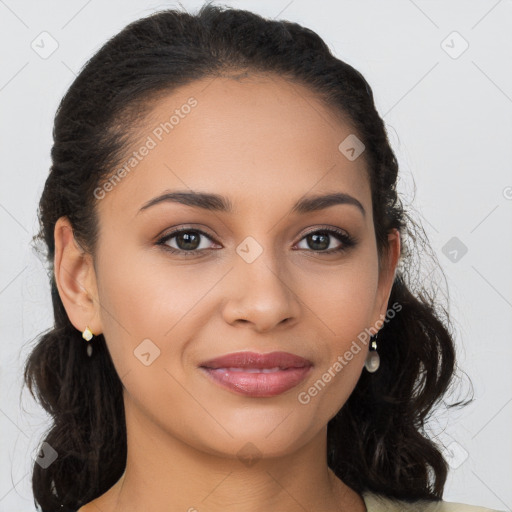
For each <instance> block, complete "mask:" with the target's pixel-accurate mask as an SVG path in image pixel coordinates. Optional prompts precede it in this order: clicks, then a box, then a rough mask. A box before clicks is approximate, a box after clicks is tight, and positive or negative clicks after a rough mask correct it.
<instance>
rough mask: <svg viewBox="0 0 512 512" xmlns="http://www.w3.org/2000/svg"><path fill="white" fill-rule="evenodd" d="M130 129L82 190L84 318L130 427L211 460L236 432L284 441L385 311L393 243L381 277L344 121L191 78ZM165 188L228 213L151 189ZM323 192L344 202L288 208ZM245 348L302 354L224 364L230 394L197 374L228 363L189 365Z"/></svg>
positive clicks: (310, 102)
mask: <svg viewBox="0 0 512 512" xmlns="http://www.w3.org/2000/svg"><path fill="white" fill-rule="evenodd" d="M173 116H174V117H173ZM165 123H167V124H165ZM141 134H142V135H141V138H140V140H139V141H138V142H137V144H135V145H134V146H133V147H132V148H130V151H129V152H127V155H126V160H125V163H126V164H127V165H126V167H125V171H124V173H123V172H119V173H118V174H117V177H118V179H117V181H115V182H114V181H112V184H111V185H110V186H107V187H103V188H102V189H101V190H98V189H97V192H96V195H97V197H98V198H101V199H100V200H99V201H98V213H99V222H100V234H99V240H98V246H97V253H96V258H95V272H96V273H95V280H96V286H97V294H98V295H97V299H98V302H97V304H98V306H97V315H98V316H97V318H98V323H97V328H99V331H100V332H102V333H103V334H104V336H105V339H106V342H107V344H108V348H109V351H110V353H111V356H112V359H113V362H114V364H115V367H116V370H117V372H118V374H119V376H120V378H121V380H122V382H123V385H124V387H125V391H124V393H125V397H124V399H125V407H126V414H127V422H139V423H146V424H151V425H152V426H153V427H156V428H157V429H158V430H159V431H160V432H161V431H163V432H165V433H166V434H168V435H169V436H172V437H174V438H177V439H179V440H180V441H182V442H185V443H186V444H187V445H190V446H193V447H195V448H197V449H200V450H202V451H205V452H208V453H211V454H217V455H219V454H222V455H224V456H226V455H228V456H236V454H237V452H239V450H240V449H241V448H242V447H244V446H248V445H246V443H252V445H251V446H254V447H256V448H255V449H257V450H259V451H260V452H262V453H264V454H266V455H267V456H271V455H272V454H274V455H278V454H283V453H286V452H290V451H292V450H296V449H298V448H299V447H301V446H303V445H304V444H305V443H307V442H308V441H310V440H312V439H313V438H314V437H315V436H317V435H319V433H321V431H322V429H323V428H324V427H325V426H326V424H327V422H328V421H329V420H330V419H331V418H332V417H333V416H334V415H335V414H336V413H337V411H338V410H339V409H340V408H341V407H342V406H343V404H344V403H345V401H346V400H347V398H348V396H349V395H350V393H351V392H352V390H353V388H354V387H355V385H356V383H357V380H358V379H359V376H360V374H361V371H362V368H363V365H364V360H365V357H366V354H367V350H368V348H367V345H366V344H364V343H362V342H361V341H360V340H361V333H362V332H363V333H364V331H365V328H370V327H372V326H374V325H375V323H376V322H377V321H378V320H379V319H382V318H383V315H384V314H385V312H386V307H387V300H388V297H389V292H390V289H391V285H392V281H393V275H394V265H395V264H396V256H397V252H395V258H394V259H393V260H390V263H389V265H387V266H386V267H385V268H384V269H383V270H382V271H381V273H380V274H379V268H378V259H377V248H376V240H375V234H374V227H373V218H372V206H371V196H370V187H369V182H368V179H367V173H366V169H365V161H364V153H363V154H362V155H360V156H359V157H357V158H355V159H354V156H357V152H358V150H359V149H360V148H359V146H356V147H355V151H354V152H352V151H350V149H348V150H347V147H350V146H351V144H350V143H351V142H352V147H353V139H352V137H353V134H352V131H351V127H350V126H348V125H344V124H341V123H340V121H337V120H336V119H335V118H334V117H333V116H332V115H331V114H330V112H329V111H328V110H327V109H326V108H325V107H324V106H323V105H322V104H321V103H320V102H319V101H318V100H317V99H316V97H315V96H314V94H313V93H311V92H309V90H307V89H305V88H302V87H301V86H299V85H291V84H289V83H287V82H285V81H283V80H281V79H280V78H256V77H253V78H251V79H246V80H242V81H237V80H234V79H228V78H218V79H214V80H211V79H208V80H201V81H196V82H194V83H193V84H191V85H188V86H185V87H183V88H181V89H180V90H179V91H178V92H175V93H173V94H171V95H169V96H168V97H166V98H165V99H162V100H159V102H158V104H157V105H156V106H155V108H154V109H153V110H152V112H151V116H150V120H149V121H148V122H146V123H145V126H144V128H143V129H142V130H141ZM347 137H351V138H349V139H348V141H346V142H345V143H344V145H342V149H341V150H340V149H339V146H340V143H342V142H343V141H345V139H346V138H347ZM144 147H145V148H146V149H141V148H144ZM133 152H135V154H134V153H133ZM130 158H131V159H130ZM121 167H122V165H121V166H119V168H118V169H120V168H121ZM116 170H117V169H116ZM177 191H179V192H182V193H184V194H192V193H196V194H215V195H219V196H222V197H223V198H224V199H223V202H222V204H224V203H225V204H226V205H227V204H229V205H230V206H231V208H230V209H222V208H220V205H221V201H219V200H218V199H216V200H209V201H206V200H202V201H200V203H201V204H203V206H206V204H209V205H210V206H211V207H209V208H205V207H199V206H197V205H196V206H194V205H192V204H190V203H189V204H183V203H182V202H179V201H172V200H159V201H155V198H162V197H163V195H164V194H170V193H173V192H177ZM324 194H345V195H346V197H348V196H350V199H349V200H347V201H342V202H338V203H336V204H333V203H329V206H328V207H325V208H322V204H321V203H318V204H317V206H318V208H315V209H311V208H309V209H308V208H303V209H302V210H303V211H301V210H300V209H295V210H294V206H295V204H296V203H297V202H299V201H301V202H303V201H306V200H308V199H310V198H313V197H316V196H320V195H324ZM182 197H184V196H182ZM151 202H153V204H150V203H151ZM198 203H199V201H198ZM213 207H215V208H213ZM182 228H186V232H185V233H182V234H181V235H178V236H174V237H172V236H168V235H170V234H171V233H172V232H173V231H174V230H176V229H182ZM198 230H199V231H201V233H199V232H198ZM326 230H339V231H340V232H341V233H342V238H337V235H336V233H326ZM202 233H204V234H202ZM313 233H316V236H315V235H314V234H313ZM345 236H348V237H350V239H352V240H353V243H352V244H351V243H349V242H348V240H347V238H343V237H345ZM164 237H167V238H166V239H164ZM159 242H160V243H159ZM392 245H393V246H394V248H395V251H396V250H398V241H397V240H396V239H395V242H393V244H392ZM331 249H332V250H333V252H332V253H330V254H326V251H329V250H331ZM336 249H340V250H339V251H336V252H334V250H336ZM179 250H181V251H182V252H173V251H179ZM315 251H318V252H315ZM379 277H380V279H379ZM84 320H85V319H84ZM84 323H85V322H84ZM377 325H378V326H380V325H381V323H378V324H377ZM358 336H359V338H358ZM354 342H356V343H355V344H354ZM355 346H359V347H360V350H359V351H357V350H356V349H355V348H354V347H355ZM351 347H352V358H351V360H350V361H348V359H347V357H344V355H345V354H346V353H347V351H350V349H351ZM243 351H251V352H256V353H260V354H267V353H270V352H276V351H278V352H289V353H292V354H295V355H297V356H300V357H302V358H305V359H306V360H308V361H309V362H310V363H311V366H310V367H309V370H307V371H306V370H297V369H295V370H284V369H282V370H280V371H279V372H278V373H275V374H274V375H271V373H270V372H269V373H267V372H261V370H258V369H254V370H253V371H252V372H247V371H243V372H240V371H238V372H237V371H236V370H231V371H227V374H228V378H229V379H231V380H232V381H233V382H234V383H235V384H234V385H233V386H234V388H228V387H225V386H224V385H221V384H220V383H219V382H218V381H216V380H214V378H212V375H213V374H216V375H220V377H222V375H225V374H226V370H224V371H223V370H217V371H213V370H210V371H208V370H205V369H204V368H201V366H202V365H203V363H205V362H206V361H208V360H211V359H213V358H217V357H220V356H224V355H226V354H230V353H237V352H243ZM340 358H342V360H343V361H344V364H342V365H341V366H342V368H341V369H339V365H336V364H335V363H336V362H337V361H338V362H339V361H340ZM340 364H341V363H340ZM335 368H336V369H337V370H336V369H335ZM245 370H247V368H245ZM329 370H330V372H331V378H330V379H328V378H326V377H325V375H324V374H325V373H326V372H328V371H329ZM290 371H292V372H293V374H294V375H296V376H299V377H298V378H301V377H302V380H300V381H299V382H295V383H294V382H290V381H289V380H288V379H287V377H288V376H289V375H291V373H288V374H286V372H290ZM301 372H302V373H301ZM242 374H243V375H242ZM323 376H324V377H323ZM265 379H267V380H266V381H265ZM272 379H273V380H272ZM271 380H272V382H270V381H271ZM319 380H320V381H321V384H320V385H319V384H318V381H319ZM263 381H265V382H266V383H267V384H261V385H258V382H260V383H261V382H263ZM276 381H279V382H280V383H281V384H282V383H283V382H284V383H285V384H286V383H288V386H290V385H291V386H292V387H291V388H289V389H285V390H284V391H283V389H284V388H286V385H285V384H283V388H280V389H279V388H278V387H276V386H275V385H273V384H272V383H275V382H276ZM315 383H317V387H316V388H315V389H316V393H315V392H314V391H312V392H310V391H308V390H310V389H311V388H312V387H314V385H315ZM258 390H259V391H258ZM106 392H108V390H106ZM258 393H259V394H258ZM308 397H309V398H308Z"/></svg>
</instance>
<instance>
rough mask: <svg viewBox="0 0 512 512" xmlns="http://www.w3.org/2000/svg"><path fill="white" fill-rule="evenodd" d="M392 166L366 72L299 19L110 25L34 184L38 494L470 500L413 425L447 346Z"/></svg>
mask: <svg viewBox="0 0 512 512" xmlns="http://www.w3.org/2000/svg"><path fill="white" fill-rule="evenodd" d="M397 172H398V166H397V161H396V158H395V156H394V154H393V152H392V150H391V148H390V145H389V142H388V140H387V136H386V132H385V128H384V124H383V122H382V119H381V118H380V117H379V115H378V113H377V111H376V109H375V106H374V102H373V96H372V91H371V88H370V86H369V85H368V83H367V82H366V81H365V79H364V78H363V77H362V76H361V74H360V73H358V72H357V71H356V70H355V69H354V68H352V67H351V66H349V65H347V64H346V63H344V62H342V61H341V60H339V59H337V58H335V57H334V56H333V55H332V54H331V53H330V51H329V50H328V48H327V46H326V45H325V43H324V42H323V41H322V40H321V39H320V38H319V36H318V35H316V34H315V33H314V32H312V31H311V30H309V29H306V28H304V27H301V26H299V25H297V24H295V23H290V22H286V21H269V20H265V19H263V18H261V17H259V16H257V15H255V14H253V13H250V12H247V11H241V10H235V9H226V8H220V7H215V6H211V5H207V6H205V7H203V8H202V9H201V10H200V12H199V13H198V14H197V15H191V14H187V13H183V12H178V11H173V10H167V11H162V12H159V13H156V14H153V15H152V16H149V17H147V18H145V19H142V20H139V21H137V22H135V23H132V24H130V25H129V26H128V27H126V28H125V29H124V30H123V31H122V32H121V33H119V34H118V35H116V36H115V37H114V38H112V39H111V40H110V41H108V42H107V43H106V44H105V45H104V46H103V48H101V49H100V51H99V52H98V53H97V54H96V55H95V56H94V57H93V58H92V59H91V60H90V61H89V62H88V63H87V65H86V66H85V67H84V69H83V70H82V71H81V73H80V74H79V76H78V77H77V79H76V80H75V81H74V83H73V84H72V86H71V87H70V89H69V91H68V92H67V94H66V95H65V97H64V98H63V100H62V102H61V104H60V106H59V109H58V111H57V114H56V118H55V127H54V146H53V149H52V168H51V172H50V175H49V177H48V179H47V181H46V185H45V189H44V192H43V195H42V198H41V202H40V220H41V232H40V237H42V238H43V239H44V241H45V242H46V244H47V246H48V259H49V261H51V262H53V268H52V300H53V306H54V312H55V327H54V329H52V330H51V331H50V332H48V333H46V334H45V335H44V336H42V337H41V340H40V342H39V344H38V345H37V347H36V348H35V350H34V351H33V353H32V354H31V356H30V358H29V360H28V361H27V366H26V370H25V380H26V383H27V385H28V386H29V388H30V390H31V391H32V392H33V393H34V394H37V396H38V398H39V400H40V401H41V404H42V405H43V406H44V407H45V409H46V410H47V411H48V412H49V413H50V414H51V415H52V418H53V425H52V428H51V429H50V431H49V432H48V434H47V436H46V438H45V444H44V445H43V451H44V454H45V457H44V458H45V460H46V462H47V463H46V464H44V465H41V464H35V465H34V472H33V490H34V496H35V501H36V503H37V504H38V505H39V506H40V507H41V510H43V511H44V512H49V511H52V512H53V511H57V510H60V511H76V510H79V511H80V512H92V511H98V510H100V511H102V512H114V511H123V512H132V511H140V510H150V511H152V512H153V511H154V512H160V511H164V510H166V511H169V510H172V511H174V510H184V511H185V510H187V511H189V512H192V511H196V510H197V511H201V510H205V511H206V510H208V511H217V510H221V509H222V510H223V511H224V512H225V511H230V510H237V511H247V512H250V511H256V510H258V511H259V510H279V511H299V510H310V511H313V510H322V511H323V512H334V511H341V510H350V511H353V512H363V511H372V512H374V511H375V512H376V511H380V510H422V511H423V510H438V511H442V510H484V509H482V508H480V507H474V508H472V507H468V506H462V505H457V504H451V505H450V504H447V503H445V502H443V501H442V495H443V488H444V484H445V481H446V477H447V468H448V466H447V463H446V462H445V460H444V458H443V456H442V452H441V450H440V448H439V447H438V446H437V445H436V444H434V442H433V441H432V440H430V439H429V438H428V436H427V435H426V434H425V432H424V430H423V427H424V423H425V421H426V418H427V416H428V414H429V413H430V412H431V410H432V409H433V407H434V405H435V404H436V403H438V401H439V400H440V399H441V398H442V397H443V396H444V394H445V393H446V391H447V389H448V387H449V385H450V383H451V379H452V376H453V373H454V369H455V352H454V345H453V339H452V336H451V334H450V332H449V326H448V319H447V318H446V319H443V318H441V317H440V316H439V314H438V312H437V309H436V306H437V304H436V303H434V301H433V299H431V300H429V299H426V298H425V296H421V297H420V296H419V295H418V296H417V295H415V294H413V293H412V291H411V289H410V286H409V284H408V282H407V276H408V274H407V271H408V268H409V267H408V262H410V260H409V253H408V251H407V250H406V249H407V243H408V240H407V235H409V236H410V237H411V238H413V236H411V235H412V230H411V228H412V227H413V226H414V223H413V221H412V220H411V219H409V218H408V217H407V215H406V213H405V212H404V209H403V207H402V204H401V202H400V200H399V198H398V196H397V192H396V188H395V187H396V180H397ZM84 340H85V341H84ZM48 453H49V454H54V456H53V457H49V458H48V457H47V455H48ZM52 459H53V460H52ZM50 460H52V461H51V463H49V462H50ZM43 466H44V467H43ZM450 507H451V508H450ZM457 507H463V508H457Z"/></svg>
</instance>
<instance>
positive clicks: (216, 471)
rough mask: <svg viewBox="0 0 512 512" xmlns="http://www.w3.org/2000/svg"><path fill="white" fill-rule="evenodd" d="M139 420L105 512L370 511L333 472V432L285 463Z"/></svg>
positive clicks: (103, 502)
mask: <svg viewBox="0 0 512 512" xmlns="http://www.w3.org/2000/svg"><path fill="white" fill-rule="evenodd" d="M133 419H134V418H129V411H127V441H128V446H127V448H128V450H127V462H126V469H125V472H124V474H123V475H122V477H121V478H120V479H119V481H118V482H117V483H116V484H115V485H114V486H113V487H112V488H111V489H110V490H109V491H107V493H105V494H104V495H103V496H101V497H100V498H98V499H97V500H94V504H95V505H96V506H97V507H98V508H99V509H100V510H102V511H103V512H121V511H123V512H136V511H137V512H140V511H141V510H150V511H151V512H164V511H165V512H169V510H172V511H174V510H181V511H186V512H201V511H204V510H208V512H220V511H222V512H240V510H243V511H244V512H267V511H268V510H280V511H283V512H304V510H322V511H323V512H341V511H350V512H365V511H366V507H365V505H364V502H363V500H362V498H361V497H360V496H359V495H358V494H357V493H356V492H354V491H353V490H352V489H351V488H350V487H348V486H347V485H345V484H344V483H343V482H342V481H341V480H340V479H338V478H337V477H336V476H335V474H334V473H333V472H332V471H331V470H330V469H329V468H328V466H327V460H326V453H327V450H326V439H327V429H326V428H325V429H324V430H323V431H322V432H320V433H319V434H318V435H317V436H315V437H314V438H313V439H311V440H310V442H308V443H307V444H306V445H304V446H302V447H300V449H298V450H297V451H295V452H291V453H287V454H286V455H283V456H281V457H272V458H265V456H264V454H261V453H257V452H255V451H253V454H254V456H252V457H247V456H240V457H231V458H229V457H228V456H219V455H213V454H209V453H206V452H205V451H200V450H197V449H196V448H194V447H191V446H190V445H189V444H186V443H184V442H182V441H180V440H179V439H176V437H173V436H170V435H169V433H168V432H165V431H163V430H162V429H161V428H160V427H159V426H157V425H155V423H153V422H151V421H150V420H149V419H148V418H144V419H141V418H140V416H138V417H137V420H136V421H132V420H133ZM246 449H247V450H248V452H249V453H251V449H250V447H249V446H247V447H246ZM253 450H254V449H253ZM86 510H88V509H87V508H85V509H84V512H85V511H86ZM93 510H95V509H93Z"/></svg>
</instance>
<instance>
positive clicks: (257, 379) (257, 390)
mask: <svg viewBox="0 0 512 512" xmlns="http://www.w3.org/2000/svg"><path fill="white" fill-rule="evenodd" d="M311 368H312V366H305V367H303V368H288V369H286V370H279V371H276V372H272V373H249V372H243V371H230V370H228V369H226V368H218V369H217V368H216V369H214V368H205V367H203V366H202V367H201V370H203V371H205V372H206V373H207V374H208V375H209V376H210V377H211V378H212V379H213V380H214V381H215V382H217V383H218V384H220V385H221V386H223V387H225V388H227V389H230V390H231V391H235V392H237V393H240V394H243V395H246V396H252V397H259V398H264V397H271V396H276V395H280V394H281V393H284V392H285V391H288V390H289V389H291V388H293V387H295V386H296V385H297V384H298V383H299V382H301V381H303V380H304V379H305V378H306V376H307V374H308V373H309V372H310V370H311Z"/></svg>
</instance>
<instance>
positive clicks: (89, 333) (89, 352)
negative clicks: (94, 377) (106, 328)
mask: <svg viewBox="0 0 512 512" xmlns="http://www.w3.org/2000/svg"><path fill="white" fill-rule="evenodd" d="M93 336H94V333H93V332H92V331H91V329H89V326H85V329H84V331H83V332H82V338H83V339H84V340H86V341H91V340H92V337H93ZM87 355H88V356H89V357H91V355H92V345H91V344H90V343H87Z"/></svg>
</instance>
